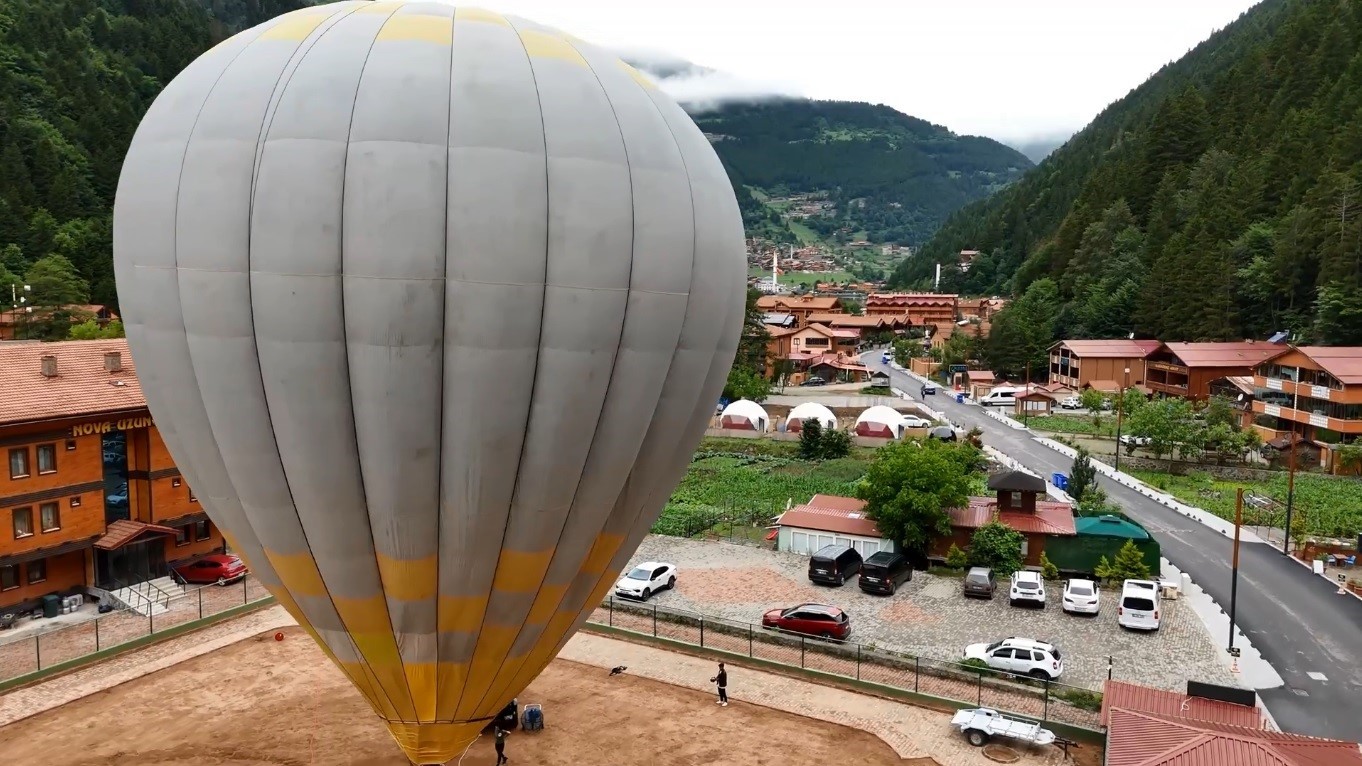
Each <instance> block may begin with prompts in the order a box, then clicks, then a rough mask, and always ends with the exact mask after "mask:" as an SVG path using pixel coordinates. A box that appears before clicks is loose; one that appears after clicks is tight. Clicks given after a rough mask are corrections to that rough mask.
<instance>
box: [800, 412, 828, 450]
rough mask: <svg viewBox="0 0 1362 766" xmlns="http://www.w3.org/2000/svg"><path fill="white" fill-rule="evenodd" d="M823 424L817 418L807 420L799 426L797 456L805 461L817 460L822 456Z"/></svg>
mask: <svg viewBox="0 0 1362 766" xmlns="http://www.w3.org/2000/svg"><path fill="white" fill-rule="evenodd" d="M822 438H823V424H822V423H821V422H819V420H818V418H808V419H806V420H804V421H803V422H802V423H801V424H800V429H799V456H800V457H802V458H804V459H805V460H818V459H819V458H820V457H821V456H822V452H821V450H822V445H821V444H819V442H820V441H822Z"/></svg>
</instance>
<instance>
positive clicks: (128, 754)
mask: <svg viewBox="0 0 1362 766" xmlns="http://www.w3.org/2000/svg"><path fill="white" fill-rule="evenodd" d="M285 635H286V639H285V640H284V641H282V642H276V641H274V640H272V639H271V638H270V637H269V635H268V634H267V635H263V636H259V637H256V638H254V639H250V640H247V641H243V642H241V643H238V644H235V645H232V646H229V647H227V648H225V649H222V650H219V651H216V652H213V653H211V654H208V655H205V656H203V657H199V658H196V659H192V660H189V661H187V662H184V663H181V664H179V665H176V666H174V667H172V668H169V669H166V670H162V671H159V672H156V673H153V674H151V675H149V676H146V677H144V678H140V679H137V680H134V681H131V682H128V683H126V684H123V685H121V686H118V687H115V688H113V689H109V690H107V691H104V692H100V693H98V694H95V695H93V696H90V697H87V698H85V699H81V700H79V701H76V702H73V703H71V704H68V705H65V706H63V707H60V708H57V709H54V710H50V711H48V712H46V713H42V714H39V715H37V716H34V717H32V718H28V719H26V720H22V721H19V722H17V723H14V724H11V725H10V726H7V727H4V728H3V729H0V753H4V755H5V761H6V763H16V764H20V763H34V764H36V763H60V764H63V766H95V764H99V765H100V766H105V765H107V766H134V765H135V766H169V765H170V764H191V763H192V764H196V765H199V766H305V765H310V764H327V766H333V765H335V764H350V765H352V766H404V765H405V764H406V761H405V759H404V758H403V757H402V755H401V754H400V752H399V751H398V750H397V747H396V745H394V744H393V742H392V740H391V738H389V736H388V734H387V732H386V731H385V730H384V729H383V727H382V725H381V724H380V723H379V722H378V720H377V719H375V718H374V716H373V714H372V712H370V710H369V709H368V707H367V706H366V705H365V703H364V702H363V700H362V699H361V698H360V697H359V695H358V694H357V693H356V692H354V691H353V690H352V689H351V688H350V686H349V683H348V682H347V681H346V680H345V678H344V677H343V676H342V675H341V674H340V672H339V671H338V670H336V669H335V668H334V667H333V666H332V665H331V664H330V663H329V662H328V661H327V660H326V659H325V658H324V657H323V656H322V654H321V652H320V651H319V650H318V649H317V648H316V647H315V645H314V644H313V643H312V641H311V640H309V639H308V637H307V636H306V634H304V633H303V632H302V631H300V630H298V629H296V628H295V629H288V630H286V631H285ZM520 699H521V701H522V702H538V703H540V704H542V705H543V706H544V714H545V722H546V726H545V729H544V731H542V732H539V733H535V734H525V733H520V732H517V733H515V734H513V735H512V736H511V738H510V739H509V740H508V742H507V748H506V752H507V755H508V756H510V758H511V762H512V763H515V764H574V766H577V765H580V766H596V765H599V766H607V765H609V766H615V765H617V764H645V763H646V764H658V765H661V766H672V765H674V766H695V765H699V764H704V765H705V766H753V765H760V764H771V765H772V766H774V765H775V764H780V766H801V765H803V764H808V765H809V766H814V764H820V765H821V764H824V763H857V764H867V765H868V766H874V765H876V764H886V765H887V764H895V766H903V764H904V763H905V761H903V760H901V759H900V758H898V757H897V756H896V755H895V754H894V752H893V751H892V750H891V749H890V748H889V747H888V746H887V745H886V744H884V743H883V742H882V741H880V740H879V739H878V738H876V737H874V736H873V735H871V734H868V733H866V732H863V731H859V730H855V729H851V728H847V727H843V726H837V725H834V724H829V723H825V722H821V721H815V720H812V719H809V718H804V717H801V716H796V715H791V714H788V713H782V712H778V711H775V710H771V709H769V708H765V707H760V706H757V705H749V704H744V703H741V702H735V703H734V704H732V705H731V706H729V707H727V708H720V707H718V706H717V705H715V704H714V702H713V699H712V697H711V696H710V695H708V694H705V693H702V692H698V691H693V690H689V689H683V688H678V687H675V686H671V685H668V684H664V683H659V682H656V681H651V680H647V679H644V678H638V677H636V676H631V675H628V674H626V675H624V676H620V677H614V678H611V677H609V676H608V675H607V673H606V672H605V671H603V670H601V669H599V668H595V667H590V666H586V665H578V664H576V663H573V662H568V661H564V660H558V661H555V662H554V663H553V664H552V665H550V666H549V668H548V669H547V670H546V671H544V673H543V675H541V676H540V677H539V678H538V679H537V680H535V682H534V683H533V684H531V685H530V688H529V689H528V690H526V692H525V693H524V694H522V695H521V697H520ZM789 743H797V746H793V747H791V746H787V744H789ZM492 762H493V755H492V748H491V743H490V742H488V741H485V740H483V741H479V742H477V743H476V744H475V745H474V746H473V749H472V750H471V751H470V752H469V754H468V756H467V757H466V758H465V759H464V761H463V763H464V764H465V765H466V766H485V765H486V764H491V763H492Z"/></svg>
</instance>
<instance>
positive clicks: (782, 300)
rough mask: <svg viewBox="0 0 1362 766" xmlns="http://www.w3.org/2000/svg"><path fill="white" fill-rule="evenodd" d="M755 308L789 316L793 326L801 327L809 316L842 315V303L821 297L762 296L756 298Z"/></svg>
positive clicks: (836, 299) (827, 297) (839, 300)
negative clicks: (793, 320)
mask: <svg viewBox="0 0 1362 766" xmlns="http://www.w3.org/2000/svg"><path fill="white" fill-rule="evenodd" d="M757 308H758V309H761V310H762V311H763V312H765V313H767V314H790V315H792V316H793V317H794V318H795V325H796V326H797V327H803V326H804V325H807V324H808V323H809V315H810V314H840V313H842V301H841V299H839V298H837V297H835V296H823V295H763V296H761V297H760V298H757Z"/></svg>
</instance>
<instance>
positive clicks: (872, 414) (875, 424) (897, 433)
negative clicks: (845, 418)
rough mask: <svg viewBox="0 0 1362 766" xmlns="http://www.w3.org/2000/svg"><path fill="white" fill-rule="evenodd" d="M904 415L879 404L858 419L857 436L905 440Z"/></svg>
mask: <svg viewBox="0 0 1362 766" xmlns="http://www.w3.org/2000/svg"><path fill="white" fill-rule="evenodd" d="M903 427H904V423H903V415H900V414H899V412H898V410H895V409H892V408H890V407H886V406H884V405H883V404H877V405H875V406H874V407H871V408H869V409H867V410H866V411H865V412H862V413H861V415H860V417H858V418H856V429H855V430H856V435H857V436H875V437H879V438H881V439H901V438H903Z"/></svg>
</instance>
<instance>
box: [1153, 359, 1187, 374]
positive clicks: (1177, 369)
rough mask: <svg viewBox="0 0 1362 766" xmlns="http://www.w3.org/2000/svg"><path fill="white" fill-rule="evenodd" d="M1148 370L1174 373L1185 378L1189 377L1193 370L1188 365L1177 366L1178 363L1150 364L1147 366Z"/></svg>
mask: <svg viewBox="0 0 1362 766" xmlns="http://www.w3.org/2000/svg"><path fill="white" fill-rule="evenodd" d="M1146 368H1147V369H1149V370H1162V371H1163V372H1174V373H1177V374H1179V375H1182V376H1183V377H1187V375H1189V374H1190V373H1191V370H1190V369H1188V367H1187V365H1185V364H1177V363H1176V362H1149V363H1148V364H1147V365H1146Z"/></svg>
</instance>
